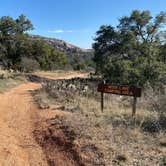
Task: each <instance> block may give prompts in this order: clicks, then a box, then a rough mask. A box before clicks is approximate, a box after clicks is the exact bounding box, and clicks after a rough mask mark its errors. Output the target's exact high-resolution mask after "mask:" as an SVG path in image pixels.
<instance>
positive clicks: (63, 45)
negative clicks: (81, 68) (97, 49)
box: [30, 35, 93, 54]
mask: <svg viewBox="0 0 166 166" xmlns="http://www.w3.org/2000/svg"><path fill="white" fill-rule="evenodd" d="M30 37H31V39H34V40H44V41H46V42H47V43H48V44H50V45H51V46H53V47H54V48H56V49H58V50H60V51H62V52H64V53H66V54H71V53H82V54H85V53H93V50H92V49H83V48H79V47H77V46H74V45H72V44H69V43H67V42H65V41H63V40H59V39H56V38H49V37H43V36H39V35H30Z"/></svg>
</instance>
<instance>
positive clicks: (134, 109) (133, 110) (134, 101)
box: [132, 96, 137, 117]
mask: <svg viewBox="0 0 166 166" xmlns="http://www.w3.org/2000/svg"><path fill="white" fill-rule="evenodd" d="M136 104H137V97H135V96H134V98H133V106H132V117H135V114H136Z"/></svg>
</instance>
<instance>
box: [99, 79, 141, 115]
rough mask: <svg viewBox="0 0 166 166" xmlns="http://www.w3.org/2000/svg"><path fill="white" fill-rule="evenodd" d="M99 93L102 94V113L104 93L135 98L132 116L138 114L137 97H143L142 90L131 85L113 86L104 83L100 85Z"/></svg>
mask: <svg viewBox="0 0 166 166" xmlns="http://www.w3.org/2000/svg"><path fill="white" fill-rule="evenodd" d="M97 90H98V92H101V111H102V112H103V110H104V93H111V94H116V95H125V96H133V97H134V98H133V104H132V116H133V117H134V116H135V114H136V104H137V97H141V90H142V89H141V88H140V87H136V86H129V85H111V84H105V83H104V82H103V83H101V84H99V85H98V88H97Z"/></svg>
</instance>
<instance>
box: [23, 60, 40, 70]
mask: <svg viewBox="0 0 166 166" xmlns="http://www.w3.org/2000/svg"><path fill="white" fill-rule="evenodd" d="M20 69H21V71H23V72H33V71H35V70H37V69H40V65H39V63H38V62H37V61H36V60H35V59H32V58H27V57H23V58H21V62H20Z"/></svg>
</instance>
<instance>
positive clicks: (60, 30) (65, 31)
mask: <svg viewBox="0 0 166 166" xmlns="http://www.w3.org/2000/svg"><path fill="white" fill-rule="evenodd" d="M48 32H49V33H71V32H73V31H72V30H62V29H57V30H49V31H48Z"/></svg>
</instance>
